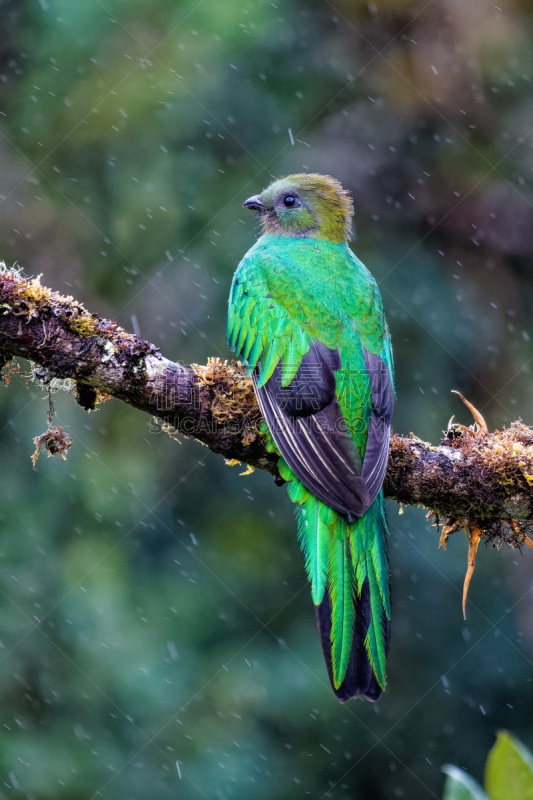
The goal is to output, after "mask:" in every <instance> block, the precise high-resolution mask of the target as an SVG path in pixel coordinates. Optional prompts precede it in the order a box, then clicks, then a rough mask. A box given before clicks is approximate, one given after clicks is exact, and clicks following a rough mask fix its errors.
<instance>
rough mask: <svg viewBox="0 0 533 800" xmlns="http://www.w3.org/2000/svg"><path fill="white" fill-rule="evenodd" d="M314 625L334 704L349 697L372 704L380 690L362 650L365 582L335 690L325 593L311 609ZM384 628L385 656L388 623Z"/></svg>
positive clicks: (367, 619)
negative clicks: (343, 670)
mask: <svg viewBox="0 0 533 800" xmlns="http://www.w3.org/2000/svg"><path fill="white" fill-rule="evenodd" d="M315 613H316V624H317V627H318V633H319V636H320V644H321V645H322V651H323V653H324V658H325V659H326V666H327V668H328V675H329V680H330V683H331V688H332V689H333V691H334V692H335V695H336V697H337V700H338V701H339V702H340V703H345V702H346V701H347V700H349V699H350V698H351V697H365V698H366V699H367V700H371V701H372V702H374V701H376V700H378V699H379V698H380V697H381V694H382V692H383V689H382V688H381V686H380V685H379V683H378V682H377V680H376V678H375V676H374V672H373V670H372V666H371V664H370V661H369V659H368V655H367V652H366V648H365V638H366V634H367V631H368V626H369V625H370V613H371V612H370V587H369V585H368V578H365V580H364V583H363V588H362V590H361V594H360V596H359V597H357V598H356V600H355V624H354V635H353V644H352V652H351V654H350V661H349V663H348V668H347V670H346V675H345V676H344V680H343V682H342V683H341V685H340V686H339V688H338V689H335V686H334V684H333V668H332V664H331V598H330V596H329V592H328V590H327V589H326V591H325V593H324V599H323V600H322V602H321V603H320V605H319V606H315ZM383 622H384V626H385V639H386V643H387V644H386V653H387V655H388V653H389V641H390V622H389V620H388V619H386V617H385V616H384V618H383Z"/></svg>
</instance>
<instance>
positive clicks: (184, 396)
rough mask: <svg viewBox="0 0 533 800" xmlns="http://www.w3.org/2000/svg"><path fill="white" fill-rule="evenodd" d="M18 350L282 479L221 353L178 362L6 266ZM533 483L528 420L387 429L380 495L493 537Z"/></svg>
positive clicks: (252, 406)
mask: <svg viewBox="0 0 533 800" xmlns="http://www.w3.org/2000/svg"><path fill="white" fill-rule="evenodd" d="M13 357H22V358H25V359H29V360H30V361H31V362H33V364H34V368H33V372H34V376H36V377H37V379H38V380H40V382H41V383H42V384H43V385H46V384H47V383H49V382H50V381H51V380H52V379H70V380H72V381H74V384H75V396H76V400H77V402H78V403H79V404H80V405H82V406H83V407H84V408H87V409H92V408H94V407H95V405H96V403H98V402H100V401H101V400H102V399H104V398H103V395H110V396H112V397H114V398H117V399H118V400H122V401H123V402H125V403H128V404H129V405H131V406H132V407H134V408H137V409H139V410H140V411H144V412H146V413H147V414H151V415H152V416H154V417H156V418H158V419H159V420H161V421H162V422H163V423H164V424H166V425H168V426H169V428H171V429H174V430H175V431H177V432H178V433H181V434H182V435H185V436H192V437H195V438H196V439H198V440H200V441H201V442H203V443H204V444H205V445H207V446H208V447H209V448H210V449H211V450H213V452H215V453H219V454H220V455H222V456H224V457H225V458H226V459H231V460H236V461H240V462H242V463H244V464H248V465H250V466H253V467H258V468H260V469H263V470H266V471H268V472H270V473H271V474H272V475H273V476H274V478H275V479H276V481H277V482H281V479H280V478H279V474H278V469H277V461H278V459H277V456H275V455H273V454H271V453H268V452H267V450H266V446H265V445H266V443H265V439H264V437H263V436H262V435H261V434H260V432H259V425H260V423H261V416H260V413H259V409H258V406H257V403H256V400H255V396H254V393H253V389H252V386H251V381H250V380H249V379H247V378H246V377H245V375H244V368H243V367H241V366H240V365H239V364H234V365H232V364H228V363H226V362H224V361H222V360H221V359H209V361H208V364H207V365H206V366H199V365H195V364H193V365H192V366H190V367H187V366H184V365H183V364H180V363H174V362H172V361H170V360H169V359H167V358H164V357H163V356H162V354H161V352H160V351H159V349H158V348H157V347H155V345H153V344H150V342H147V341H142V340H140V339H138V338H137V337H135V336H133V335H132V334H130V333H128V332H127V331H125V330H123V329H122V328H120V327H119V326H118V325H117V324H116V323H115V322H112V321H110V320H106V319H102V318H100V317H99V316H98V315H96V314H91V313H89V312H88V311H86V309H85V308H84V307H83V306H82V305H81V304H80V303H78V302H76V301H75V300H74V299H72V298H70V297H62V296H61V295H59V294H58V293H56V292H52V291H51V290H50V289H47V288H46V287H43V286H41V284H40V281H39V279H33V280H30V279H27V278H25V277H24V276H23V275H21V274H20V273H18V272H17V271H14V270H8V269H5V268H4V269H3V270H2V272H0V359H1V360H2V362H4V363H8V362H10V361H11V359H12V358H13ZM8 369H9V367H8ZM45 446H47V445H46V443H45ZM49 452H50V451H49ZM532 486H533V429H531V428H528V427H527V426H525V425H523V424H522V423H521V422H515V423H513V424H512V425H511V426H510V427H509V428H508V429H504V430H503V431H496V432H494V433H488V432H485V431H483V430H480V429H479V428H478V427H475V426H474V427H472V428H466V427H464V426H459V425H454V426H452V428H451V429H450V430H449V431H448V432H447V434H446V437H445V439H444V440H443V441H442V442H441V443H440V444H439V445H438V446H437V447H434V446H432V445H430V444H428V443H426V442H422V441H420V440H419V439H417V438H416V437H413V436H410V437H402V436H399V435H397V434H396V435H395V436H393V437H392V440H391V445H390V452H389V463H388V468H387V475H386V478H385V483H384V490H385V495H386V496H387V497H390V498H394V499H396V500H397V501H398V502H401V503H402V504H405V505H418V504H420V505H423V506H426V507H427V508H429V509H431V510H433V511H435V512H436V514H437V517H436V519H437V520H441V521H442V522H443V523H444V522H446V521H447V522H448V523H449V525H451V524H452V523H453V522H454V521H456V520H469V521H471V522H472V523H475V524H476V525H478V526H479V527H481V528H483V530H484V532H485V535H486V537H487V538H489V539H491V538H492V540H493V541H494V543H497V544H498V543H499V542H500V541H501V540H502V539H503V540H505V541H508V542H510V543H514V544H518V545H520V544H521V543H522V542H523V541H524V537H525V535H526V533H527V531H528V529H529V525H530V522H532V523H533V496H532Z"/></svg>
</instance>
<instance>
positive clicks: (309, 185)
mask: <svg viewBox="0 0 533 800" xmlns="http://www.w3.org/2000/svg"><path fill="white" fill-rule="evenodd" d="M243 205H244V207H245V208H251V209H252V210H255V211H257V212H258V213H259V216H260V219H261V224H262V227H263V233H274V234H277V235H278V236H294V237H310V238H313V239H326V240H328V241H330V242H335V243H336V244H342V243H343V242H346V241H347V240H348V239H350V238H351V233H352V217H353V203H352V200H351V198H350V197H349V195H348V192H346V191H345V190H344V189H343V188H342V186H341V185H340V183H339V182H338V181H337V180H335V178H330V176H329V175H317V174H315V173H311V174H306V173H303V174H300V175H289V176H288V177H286V178H280V179H279V180H276V181H274V182H273V183H271V184H270V186H268V187H267V188H266V189H264V190H263V191H262V192H261V194H258V195H255V196H254V197H250V198H249V199H248V200H247V201H246V202H245V203H243Z"/></svg>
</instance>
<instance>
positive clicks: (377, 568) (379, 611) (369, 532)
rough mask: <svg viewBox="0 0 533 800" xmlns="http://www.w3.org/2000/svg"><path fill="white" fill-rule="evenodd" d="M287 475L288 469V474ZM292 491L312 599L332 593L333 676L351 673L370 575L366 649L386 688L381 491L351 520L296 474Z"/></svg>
mask: <svg viewBox="0 0 533 800" xmlns="http://www.w3.org/2000/svg"><path fill="white" fill-rule="evenodd" d="M284 477H285V475H284ZM286 477H287V478H289V481H290V482H289V485H288V488H289V494H290V497H291V500H293V502H295V503H298V504H299V509H298V512H297V513H298V536H299V539H300V543H301V546H302V550H303V552H304V556H305V564H306V569H307V574H308V576H309V581H310V582H311V593H312V597H313V602H314V604H315V605H316V606H318V605H319V604H320V603H321V602H322V599H323V597H324V592H325V589H326V587H327V589H328V592H329V595H330V598H331V660H332V668H333V681H334V684H335V688H338V687H339V686H340V685H341V684H342V681H343V679H344V677H345V675H346V669H347V667H348V663H349V659H350V654H351V652H352V647H353V644H354V642H353V632H354V622H355V599H356V596H360V594H361V591H362V589H363V584H364V581H365V579H367V580H368V586H369V594H370V610H371V624H370V626H369V628H368V631H367V633H366V638H365V642H364V644H365V649H366V652H367V655H368V659H369V661H370V664H371V666H372V670H373V672H374V675H375V677H376V680H377V681H378V683H379V685H380V686H381V687H382V688H383V689H384V688H385V662H386V655H387V654H386V648H387V641H386V635H385V621H386V620H390V616H391V614H390V595H389V569H388V562H387V546H386V540H385V535H386V532H387V527H386V521H385V514H384V510H383V498H382V495H381V494H380V495H378V497H377V498H376V500H375V501H374V503H373V504H372V505H371V507H370V508H369V509H368V511H367V512H366V514H365V515H364V516H363V517H361V519H357V520H356V521H355V522H352V523H348V521H347V520H346V518H345V517H342V516H341V515H339V514H337V513H336V512H335V511H332V509H330V508H328V507H327V506H326V505H324V503H322V502H321V501H320V500H317V498H316V497H314V495H312V494H310V492H309V491H308V490H307V489H305V487H304V486H303V485H302V484H301V483H300V482H299V481H298V480H297V479H296V478H293V479H292V480H290V477H292V473H291V476H290V477H289V475H287V476H286Z"/></svg>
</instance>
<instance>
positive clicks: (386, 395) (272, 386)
mask: <svg viewBox="0 0 533 800" xmlns="http://www.w3.org/2000/svg"><path fill="white" fill-rule="evenodd" d="M244 206H245V207H246V208H250V209H254V210H256V211H257V212H258V214H259V217H260V221H261V224H262V236H261V237H260V238H259V240H258V241H257V242H256V244H255V245H254V246H253V247H252V248H251V249H250V250H249V251H248V253H247V254H246V255H245V256H244V258H243V260H242V261H241V263H240V264H239V267H238V269H237V271H236V273H235V276H234V278H233V284H232V287H231V294H230V300H229V319H228V341H229V344H230V346H231V347H232V348H233V349H234V350H235V352H236V354H237V356H238V357H239V358H241V359H242V360H243V361H244V362H245V363H247V365H248V374H250V375H251V376H252V378H253V382H254V387H255V393H256V396H257V400H258V403H259V407H260V410H261V413H262V415H263V418H264V420H265V423H266V428H268V431H267V430H266V428H265V430H264V432H265V433H266V435H267V437H268V442H269V445H268V446H269V448H270V449H271V450H272V451H273V452H277V453H279V455H280V456H281V459H280V474H281V476H282V478H284V479H285V481H287V482H288V490H289V495H290V498H291V500H293V501H294V502H295V503H296V504H297V518H298V536H299V539H300V542H301V546H302V549H303V552H304V555H305V564H306V569H307V574H308V576H309V580H310V582H311V593H312V597H313V602H314V604H315V610H316V618H317V625H318V631H319V635H320V642H321V645H322V649H323V652H324V657H325V659H326V665H327V668H328V673H329V678H330V681H331V685H332V687H333V691H334V692H335V694H336V696H337V698H338V699H339V700H340V702H345V701H346V700H348V699H349V698H350V697H358V696H362V697H366V698H367V699H368V700H377V699H378V698H379V697H380V695H381V693H382V691H383V690H384V688H385V662H386V659H387V654H388V649H389V638H390V618H391V611H390V593H389V566H388V558H387V543H386V535H387V533H388V531H387V523H386V520H385V513H384V508H383V491H382V488H381V486H382V483H383V478H384V476H385V470H386V466H387V458H388V452H389V437H390V422H391V416H392V410H393V405H394V382H393V381H394V379H393V366H392V350H391V342H390V336H389V332H388V328H387V323H386V321H385V317H384V314H383V307H382V302H381V296H380V293H379V290H378V287H377V284H376V282H375V280H374V278H373V277H372V275H371V274H370V272H369V271H368V270H367V269H366V267H365V266H364V265H363V264H362V263H361V262H360V261H359V259H358V258H357V257H356V256H355V255H354V254H353V252H352V251H351V250H350V248H349V247H348V244H347V242H348V240H349V238H350V235H351V220H352V216H353V205H352V202H351V200H350V198H349V196H348V194H347V193H346V192H345V191H344V190H343V189H342V187H341V185H340V183H338V181H336V180H334V179H333V178H330V177H328V176H325V175H316V174H309V175H308V174H302V175H290V176H289V177H287V178H282V179H280V180H276V181H274V182H273V183H272V184H271V185H270V186H269V187H268V188H267V189H265V190H264V191H263V192H262V193H261V194H259V195H257V196H255V197H251V198H250V199H249V200H247V201H246V202H245V203H244Z"/></svg>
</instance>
